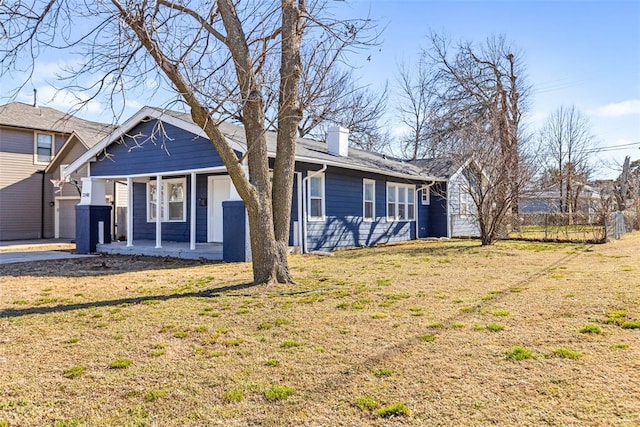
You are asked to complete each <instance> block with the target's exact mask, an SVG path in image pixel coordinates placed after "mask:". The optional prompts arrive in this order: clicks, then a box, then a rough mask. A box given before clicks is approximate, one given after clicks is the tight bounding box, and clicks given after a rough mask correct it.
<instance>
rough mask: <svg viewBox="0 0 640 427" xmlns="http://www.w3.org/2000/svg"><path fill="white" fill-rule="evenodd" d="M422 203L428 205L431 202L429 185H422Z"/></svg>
mask: <svg viewBox="0 0 640 427" xmlns="http://www.w3.org/2000/svg"><path fill="white" fill-rule="evenodd" d="M421 196H422V205H423V206H428V205H430V204H431V189H430V188H429V187H422V193H421Z"/></svg>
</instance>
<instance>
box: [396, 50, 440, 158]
mask: <svg viewBox="0 0 640 427" xmlns="http://www.w3.org/2000/svg"><path fill="white" fill-rule="evenodd" d="M397 88H398V95H399V102H398V106H397V107H396V108H397V113H398V116H399V122H400V123H401V124H402V125H403V126H405V127H406V129H407V133H406V134H405V135H404V136H403V137H402V138H401V141H400V144H401V149H402V151H403V153H404V156H405V157H406V158H409V159H411V160H416V159H419V158H424V157H437V156H438V155H442V154H444V153H441V150H439V148H440V147H439V146H438V144H437V142H438V140H437V139H436V138H433V137H432V136H433V134H432V131H433V130H435V123H434V119H435V117H436V111H437V108H438V106H437V104H436V101H437V100H438V93H437V89H438V87H437V82H436V75H435V73H431V70H430V68H429V65H428V64H427V63H426V62H425V61H424V58H421V60H420V61H419V62H418V65H417V66H416V67H413V68H411V69H409V68H408V67H407V66H402V65H401V66H399V67H398V78H397Z"/></svg>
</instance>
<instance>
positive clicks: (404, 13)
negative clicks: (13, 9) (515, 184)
mask: <svg viewBox="0 0 640 427" xmlns="http://www.w3.org/2000/svg"><path fill="white" fill-rule="evenodd" d="M334 6H335V13H336V14H337V16H338V17H343V16H345V17H347V16H350V17H355V16H358V17H363V16H367V15H369V16H370V17H371V18H372V19H374V20H376V21H377V22H378V24H379V25H380V27H381V28H382V27H384V32H383V33H382V35H381V38H380V41H381V44H380V45H379V46H377V47H376V48H372V49H370V50H367V51H363V52H361V53H359V54H358V55H357V56H355V57H351V58H350V63H352V64H354V65H355V66H356V70H355V73H356V75H357V76H358V77H359V81H361V82H363V83H365V84H368V85H370V86H371V87H372V88H373V89H381V88H382V87H384V85H385V84H386V83H387V82H388V83H389V85H390V89H391V98H390V100H389V114H388V117H387V118H388V121H389V123H390V127H392V128H393V127H394V122H395V120H394V117H393V111H392V108H393V105H394V103H395V101H394V98H393V85H394V81H395V75H396V74H397V64H398V63H400V62H404V63H406V64H412V63H414V62H415V61H416V59H417V57H418V54H419V52H420V49H421V48H422V47H426V35H427V34H428V33H429V31H432V30H433V31H436V32H440V33H446V34H447V35H448V36H449V37H450V38H451V39H453V40H458V39H464V40H469V41H474V42H478V43H480V42H482V41H483V40H485V39H486V37H488V36H490V35H499V34H504V35H505V36H506V37H507V39H508V40H509V41H510V42H511V43H512V44H513V45H514V46H515V47H516V48H518V49H519V50H520V51H521V53H522V54H523V57H524V61H525V66H526V72H527V80H528V82H529V83H530V84H531V85H532V87H533V94H532V98H531V105H530V110H529V114H528V116H527V121H528V123H529V124H530V127H531V129H537V128H538V127H540V126H541V125H542V123H543V122H544V119H545V118H546V117H547V115H548V114H549V113H551V112H553V111H554V110H555V109H556V108H558V107H560V106H561V105H564V106H571V105H575V106H576V107H577V108H578V109H580V110H581V112H583V113H584V114H586V115H587V116H588V118H589V120H590V122H591V125H592V131H593V133H594V134H595V136H596V138H597V140H598V144H599V145H600V146H601V147H614V149H605V150H603V151H600V152H598V153H596V155H595V157H597V158H598V159H599V160H604V161H606V162H608V163H610V164H612V165H613V164H615V163H621V162H622V161H623V160H624V156H625V155H630V156H631V158H632V159H638V158H640V149H639V148H640V1H637V0H636V1H624V2H617V1H426V0H425V1H420V0H396V1H393V0H352V1H350V2H342V1H336V2H335V3H334ZM369 56H370V57H371V59H370V60H369V61H367V60H366V59H367V58H368V57H369ZM39 61H40V66H39V70H40V71H39V72H38V73H37V75H36V76H35V78H34V79H33V81H32V82H31V83H30V84H28V85H27V86H26V87H25V89H24V90H23V91H22V92H21V93H20V94H19V95H18V97H17V99H18V100H21V101H24V102H31V100H32V89H33V87H35V88H37V89H38V98H39V100H40V102H41V103H42V104H43V105H49V106H51V107H54V108H60V109H63V110H64V109H65V108H68V102H69V99H70V97H71V96H72V94H71V93H66V94H65V93H63V94H59V95H58V97H57V98H56V99H53V100H52V98H53V90H52V89H51V87H50V84H49V83H51V82H53V81H54V79H55V78H54V76H55V73H56V71H57V70H58V69H59V68H60V67H61V66H63V65H64V64H65V63H66V62H68V61H73V59H72V58H71V57H69V58H67V57H65V55H64V54H61V52H50V53H49V52H44V53H43V54H42V55H41V56H40V58H39ZM13 84H15V83H13V82H12V81H11V80H9V79H7V78H3V79H0V87H2V89H3V90H2V91H1V93H0V96H2V94H6V91H7V89H8V88H11V87H12V85H13ZM1 100H2V101H3V102H4V101H6V99H1ZM144 104H150V105H161V102H158V100H157V99H144V97H140V96H138V94H136V98H135V100H131V99H128V100H127V109H126V111H125V114H124V117H123V119H126V118H127V117H128V116H129V115H131V114H133V113H134V112H135V111H137V110H138V109H139V108H140V107H141V106H142V105H144ZM105 110H106V111H107V112H105ZM80 115H81V116H83V117H85V118H88V119H93V120H101V121H107V122H108V121H111V120H112V116H110V115H109V114H108V109H107V108H106V106H105V105H101V104H99V103H97V102H93V103H92V104H90V106H89V108H88V109H87V110H85V111H83V112H81V113H80ZM395 131H398V129H395ZM632 143H636V145H634V146H633V147H631V148H629V149H626V150H621V149H615V146H619V145H623V144H632ZM616 175H617V172H616V171H615V170H614V169H612V168H610V167H606V166H603V167H601V168H600V170H599V171H598V172H597V173H596V175H595V176H596V177H599V178H604V177H615V176H616Z"/></svg>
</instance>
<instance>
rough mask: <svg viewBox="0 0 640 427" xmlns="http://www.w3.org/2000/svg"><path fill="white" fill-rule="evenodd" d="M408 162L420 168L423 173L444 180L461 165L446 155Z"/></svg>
mask: <svg viewBox="0 0 640 427" xmlns="http://www.w3.org/2000/svg"><path fill="white" fill-rule="evenodd" d="M410 162H411V164H412V165H415V166H417V167H418V168H420V169H422V171H423V173H425V174H427V175H432V176H434V177H436V178H438V179H441V180H445V181H446V180H448V179H449V178H451V177H452V176H453V175H454V174H455V173H456V172H458V171H459V170H460V167H461V165H460V164H459V163H458V162H456V161H455V160H453V159H451V158H448V157H436V158H430V159H417V160H411V161H410Z"/></svg>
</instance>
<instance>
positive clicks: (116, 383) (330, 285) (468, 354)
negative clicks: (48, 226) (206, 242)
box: [0, 233, 640, 426]
mask: <svg viewBox="0 0 640 427" xmlns="http://www.w3.org/2000/svg"><path fill="white" fill-rule="evenodd" d="M639 247H640V234H637V233H634V234H630V235H628V236H625V237H624V238H623V239H622V240H621V241H618V242H615V243H611V244H608V245H602V246H585V245H570V244H549V243H547V244H540V243H526V242H504V243H499V244H497V245H496V246H494V247H488V248H482V247H480V246H479V245H478V243H477V242H475V241H450V242H411V243H407V244H401V245H397V246H389V247H382V248H376V249H360V250H353V251H344V252H340V253H337V254H336V255H335V256H334V257H314V256H292V257H291V259H290V262H291V267H292V270H293V272H294V274H295V277H296V278H297V279H298V281H299V284H298V285H296V286H271V287H263V286H261V287H254V286H250V285H247V284H246V283H247V282H248V281H249V280H250V277H251V275H250V266H249V265H248V264H201V263H198V262H185V261H165V260H162V259H145V258H128V257H115V256H114V257H103V258H98V259H95V258H94V259H82V260H64V261H49V262H41V263H34V264H14V265H4V266H2V267H0V268H2V276H0V309H2V314H1V318H0V425H9V426H43V425H59V426H71V425H82V426H84V425H91V426H94V425H95V426H105V425H107V426H108V425H114V426H115V425H118V426H121V425H127V426H136V425H140V426H147V425H150V426H153V425H157V426H170V425H181V426H182V425H192V426H204V425H226V426H234V425H238V426H245V425H265V426H275V425H310V426H311V425H312V426H320V425H322V426H327V425H349V426H358V425H374V426H376V425H377V426H383V425H384V426H386V425H416V426H417V425H489V424H497V425H580V426H583V425H603V426H604V425H607V426H609V425H620V426H634V425H640V400H639V399H638V396H640V330H639V329H637V328H624V327H622V325H623V324H625V323H626V324H633V323H634V322H638V321H639V320H640V255H639V251H638V248H639ZM103 262H104V263H105V265H106V267H107V268H104V267H102V263H103ZM612 313H614V314H615V315H612ZM612 319H613V320H612ZM590 324H594V325H598V326H599V327H600V328H601V333H599V334H586V333H580V330H581V328H583V327H584V326H585V325H590ZM489 325H500V326H503V327H504V329H500V328H497V327H495V326H489ZM425 337H428V339H427V338H425ZM515 347H523V348H525V349H527V350H528V351H530V352H531V358H529V359H523V360H514V359H513V358H510V357H509V352H510V351H512V349H513V348H515ZM558 349H570V350H571V351H573V352H576V353H579V354H581V355H582V356H581V357H580V358H570V357H558ZM118 360H128V361H130V362H131V363H126V364H124V365H126V366H123V367H122V368H121V369H113V368H111V365H112V363H113V362H114V361H118Z"/></svg>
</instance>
